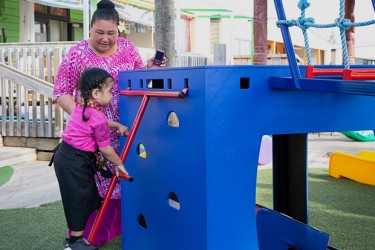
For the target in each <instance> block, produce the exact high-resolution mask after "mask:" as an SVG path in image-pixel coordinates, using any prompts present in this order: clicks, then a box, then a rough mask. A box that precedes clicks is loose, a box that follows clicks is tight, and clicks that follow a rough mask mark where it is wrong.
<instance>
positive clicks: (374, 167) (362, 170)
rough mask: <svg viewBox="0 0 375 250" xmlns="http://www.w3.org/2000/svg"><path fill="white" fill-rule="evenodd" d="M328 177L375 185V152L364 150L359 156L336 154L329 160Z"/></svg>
mask: <svg viewBox="0 0 375 250" xmlns="http://www.w3.org/2000/svg"><path fill="white" fill-rule="evenodd" d="M328 175H330V176H332V177H335V178H348V179H351V180H354V181H357V182H360V183H363V184H367V185H375V152H373V151H368V150H363V151H361V152H359V153H358V155H351V154H347V153H343V152H334V153H333V154H332V155H331V157H330V159H329V169H328Z"/></svg>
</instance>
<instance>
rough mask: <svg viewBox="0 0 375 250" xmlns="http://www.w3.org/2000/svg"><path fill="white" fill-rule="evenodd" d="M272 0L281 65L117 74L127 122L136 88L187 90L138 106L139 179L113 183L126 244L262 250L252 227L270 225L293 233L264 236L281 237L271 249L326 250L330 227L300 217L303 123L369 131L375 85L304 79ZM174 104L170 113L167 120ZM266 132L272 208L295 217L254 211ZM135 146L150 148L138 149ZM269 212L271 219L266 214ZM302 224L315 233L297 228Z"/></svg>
mask: <svg viewBox="0 0 375 250" xmlns="http://www.w3.org/2000/svg"><path fill="white" fill-rule="evenodd" d="M342 1H343V0H341V2H342ZM275 5H276V9H277V12H278V17H279V20H280V23H279V25H281V30H282V34H283V38H284V44H285V46H286V52H287V55H288V58H289V68H288V67H285V66H210V67H188V68H170V69H162V70H138V71H133V72H120V74H119V80H120V86H119V87H120V90H121V91H120V104H121V105H120V106H121V107H120V119H121V123H123V124H130V123H132V121H133V119H134V117H139V116H138V115H137V110H140V109H142V107H143V106H144V105H143V103H144V102H143V101H142V100H141V96H142V95H143V96H147V93H152V92H154V91H156V90H157V91H158V92H165V93H167V94H168V93H173V92H176V91H180V90H181V89H188V90H189V96H187V97H186V98H184V99H177V98H152V99H150V100H149V104H148V109H147V110H145V109H143V110H144V113H143V116H142V117H143V118H142V126H139V129H138V132H137V133H136V134H135V133H134V137H133V139H134V142H135V145H132V146H131V147H129V151H128V152H129V154H128V156H127V157H126V158H127V159H126V166H127V169H129V171H130V172H131V173H132V174H133V176H134V178H135V180H136V181H134V182H133V183H132V184H131V185H125V182H123V181H121V187H122V194H123V199H122V201H121V202H122V218H123V224H122V229H123V236H122V240H123V241H122V242H123V246H122V247H123V249H147V250H149V249H151V250H152V249H166V250H168V249H266V247H264V245H262V244H263V243H264V239H265V238H264V236H265V235H264V234H265V233H268V232H265V230H262V229H260V227H258V226H259V225H261V226H262V225H265V226H267V225H268V226H269V225H270V223H275V224H276V225H275V226H277V227H278V228H293V230H295V232H298V233H301V234H296V235H287V234H283V232H280V233H279V234H276V235H275V238H271V239H270V240H273V239H277V238H278V239H279V240H280V241H275V242H279V243H275V244H278V245H277V246H276V245H274V247H275V249H288V248H293V247H297V246H298V247H300V248H301V249H314V250H315V249H326V247H327V244H328V235H327V234H325V233H320V232H317V231H315V230H313V229H311V228H310V227H308V225H306V223H308V211H307V207H308V206H307V202H308V200H307V179H306V176H307V166H306V162H307V159H306V154H307V140H306V138H307V133H310V132H327V131H350V130H365V129H372V126H373V124H374V122H375V117H372V116H370V117H369V116H368V115H366V114H367V112H365V111H367V110H368V108H369V107H374V105H375V98H374V97H373V95H375V86H374V85H373V84H372V83H371V82H369V81H367V80H366V79H367V78H365V77H362V78H361V79H356V80H353V79H352V80H350V79H344V78H342V77H341V76H332V77H329V78H328V79H324V78H322V77H321V76H313V77H312V78H307V77H302V75H306V71H307V69H306V67H304V66H297V64H296V60H295V55H294V51H293V45H292V43H291V38H290V35H289V31H288V23H287V22H286V18H285V13H284V10H283V6H282V3H281V1H280V0H275ZM304 23H305V25H307V24H308V23H307V22H304ZM304 31H305V30H304ZM317 68H319V69H321V70H323V71H324V70H331V69H332V68H334V69H341V68H340V66H336V67H326V66H322V67H317ZM352 69H353V70H354V71H356V72H357V71H360V70H362V69H364V68H363V67H360V66H356V67H353V68H352ZM366 72H371V73H373V72H375V68H371V67H370V68H366ZM368 78H369V77H368ZM137 93H138V94H137ZM139 93H141V95H139ZM143 100H144V99H143ZM340 110H345V112H338V111H340ZM347 113H350V114H352V115H351V116H347V115H346V114H347ZM172 114H174V116H175V118H176V119H177V120H178V122H171V121H172V120H174V119H172V118H171V115H172ZM139 122H140V120H139ZM268 134H272V135H273V139H274V138H275V137H276V138H277V140H276V142H274V148H273V149H275V151H276V152H275V154H274V155H275V157H274V159H273V160H274V162H273V171H274V174H273V177H274V208H275V210H277V211H278V212H282V213H284V214H286V215H288V216H291V217H293V218H294V219H297V220H299V221H300V223H303V224H300V225H301V227H299V225H296V223H295V222H296V221H295V220H292V219H291V218H289V217H285V216H283V215H281V214H280V213H275V214H274V213H273V212H271V213H268V212H266V213H263V211H265V210H264V209H260V210H258V214H257V212H256V209H255V207H256V205H255V189H256V175H257V167H256V166H257V164H258V160H259V150H260V145H261V140H262V137H263V136H264V135H268ZM124 140H125V139H123V141H122V142H121V143H122V144H124ZM128 140H129V138H128ZM126 143H127V142H126ZM139 145H142V147H143V149H145V150H147V157H142V156H141V155H139V152H140V150H137V147H138V146H139ZM272 216H276V217H278V219H275V220H271V219H270V218H271V217H272ZM264 223H266V224H264ZM267 223H268V224H267ZM310 229H311V230H310ZM307 231H309V232H311V233H306V234H305V233H303V232H307ZM298 235H303V236H304V238H303V240H301V238H300V237H299V236H298ZM280 237H281V239H280ZM284 237H285V238H284ZM296 237H297V238H296ZM301 237H302V236H301ZM310 242H312V243H311V246H314V248H311V246H309V243H310ZM294 243H296V245H295V244H294ZM315 243H316V244H317V245H318V246H317V248H315V246H316V245H313V244H315ZM300 244H301V245H300Z"/></svg>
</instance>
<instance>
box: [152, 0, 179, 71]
mask: <svg viewBox="0 0 375 250" xmlns="http://www.w3.org/2000/svg"><path fill="white" fill-rule="evenodd" d="M175 19H176V14H175V4H174V0H155V42H156V49H161V50H163V51H164V52H165V56H166V57H167V58H168V61H167V63H166V66H167V67H174V66H176V45H175Z"/></svg>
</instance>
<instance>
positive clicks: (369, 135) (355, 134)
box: [341, 130, 375, 142]
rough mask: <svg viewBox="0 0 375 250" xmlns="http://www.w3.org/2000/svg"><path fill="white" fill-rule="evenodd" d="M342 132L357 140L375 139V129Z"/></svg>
mask: <svg viewBox="0 0 375 250" xmlns="http://www.w3.org/2000/svg"><path fill="white" fill-rule="evenodd" d="M341 134H343V135H345V136H346V137H348V138H350V139H353V140H355V141H364V142H367V141H375V136H374V131H372V130H363V131H345V132H341Z"/></svg>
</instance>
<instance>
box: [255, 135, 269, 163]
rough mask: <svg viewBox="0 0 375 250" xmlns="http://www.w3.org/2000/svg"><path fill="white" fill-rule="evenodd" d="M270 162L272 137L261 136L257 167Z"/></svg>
mask: <svg viewBox="0 0 375 250" xmlns="http://www.w3.org/2000/svg"><path fill="white" fill-rule="evenodd" d="M271 161H272V137H271V136H269V135H263V137H262V141H261V143H260V150H259V159H258V164H259V165H266V164H268V163H270V162H271Z"/></svg>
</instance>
